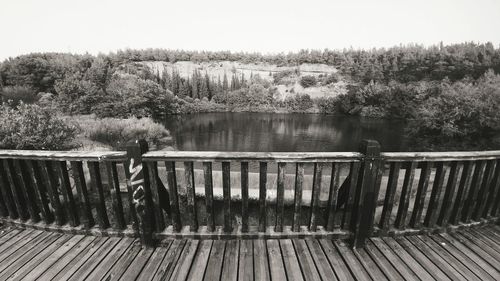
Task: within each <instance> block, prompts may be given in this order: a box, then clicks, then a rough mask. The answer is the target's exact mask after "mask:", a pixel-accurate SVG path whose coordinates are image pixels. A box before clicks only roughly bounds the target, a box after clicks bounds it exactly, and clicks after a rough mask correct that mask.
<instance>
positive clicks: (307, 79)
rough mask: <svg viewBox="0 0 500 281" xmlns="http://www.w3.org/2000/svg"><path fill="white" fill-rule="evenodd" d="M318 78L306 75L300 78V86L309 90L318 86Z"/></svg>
mask: <svg viewBox="0 0 500 281" xmlns="http://www.w3.org/2000/svg"><path fill="white" fill-rule="evenodd" d="M316 82H317V81H316V77H315V76H313V75H306V76H302V77H301V78H300V85H301V86H302V87H304V88H309V87H312V86H314V85H316Z"/></svg>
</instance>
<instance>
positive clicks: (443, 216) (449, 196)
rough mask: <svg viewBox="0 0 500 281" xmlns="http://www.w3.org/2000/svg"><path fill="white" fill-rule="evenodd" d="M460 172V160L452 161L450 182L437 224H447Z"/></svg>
mask: <svg viewBox="0 0 500 281" xmlns="http://www.w3.org/2000/svg"><path fill="white" fill-rule="evenodd" d="M458 173H459V166H458V162H456V161H455V162H452V163H451V169H450V174H449V176H448V183H447V184H446V189H445V192H444V197H443V199H442V202H443V203H442V205H441V211H439V216H438V219H437V224H438V225H440V226H446V225H447V224H448V220H449V218H450V215H451V211H452V205H453V196H454V195H455V188H456V185H457V179H458Z"/></svg>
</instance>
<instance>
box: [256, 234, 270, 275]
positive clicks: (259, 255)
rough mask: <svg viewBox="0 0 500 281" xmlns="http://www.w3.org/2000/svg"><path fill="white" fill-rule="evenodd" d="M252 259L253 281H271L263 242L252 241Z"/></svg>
mask: <svg viewBox="0 0 500 281" xmlns="http://www.w3.org/2000/svg"><path fill="white" fill-rule="evenodd" d="M253 258H254V270H255V271H254V277H255V280H271V275H270V271H269V261H268V254H267V246H266V241H265V240H261V239H259V240H255V241H253Z"/></svg>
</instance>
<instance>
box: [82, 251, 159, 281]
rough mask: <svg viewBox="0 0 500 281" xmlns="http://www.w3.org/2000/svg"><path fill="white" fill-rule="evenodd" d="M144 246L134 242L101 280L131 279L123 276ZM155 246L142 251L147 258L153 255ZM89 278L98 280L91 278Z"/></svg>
mask: <svg viewBox="0 0 500 281" xmlns="http://www.w3.org/2000/svg"><path fill="white" fill-rule="evenodd" d="M142 249H143V248H142V247H141V246H140V245H134V244H132V245H131V246H130V247H129V248H128V249H127V250H126V251H125V253H124V254H123V255H122V256H121V257H120V259H119V260H118V261H117V262H116V263H115V265H114V266H113V267H112V268H111V269H110V270H109V271H108V273H107V274H106V275H104V276H103V278H102V279H101V280H109V281H111V280H131V279H126V278H122V276H123V274H124V273H125V272H126V271H127V268H130V266H131V264H132V262H133V261H134V260H135V259H136V257H137V256H138V255H139V254H140V253H141V251H142ZM152 251H153V248H151V247H148V248H146V249H145V251H142V256H143V258H144V256H145V255H146V256H147V258H149V256H150V255H151V252H152ZM89 280H97V279H91V278H89Z"/></svg>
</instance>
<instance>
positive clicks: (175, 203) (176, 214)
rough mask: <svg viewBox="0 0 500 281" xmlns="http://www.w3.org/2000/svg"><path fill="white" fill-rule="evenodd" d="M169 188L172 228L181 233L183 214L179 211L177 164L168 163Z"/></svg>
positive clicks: (166, 165) (166, 164)
mask: <svg viewBox="0 0 500 281" xmlns="http://www.w3.org/2000/svg"><path fill="white" fill-rule="evenodd" d="M165 167H166V170H167V186H168V191H169V196H170V197H169V198H170V211H171V217H172V226H173V228H174V231H177V232H178V231H180V230H181V228H182V223H181V214H180V211H179V193H178V191H177V176H176V175H175V162H173V161H166V162H165Z"/></svg>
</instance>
